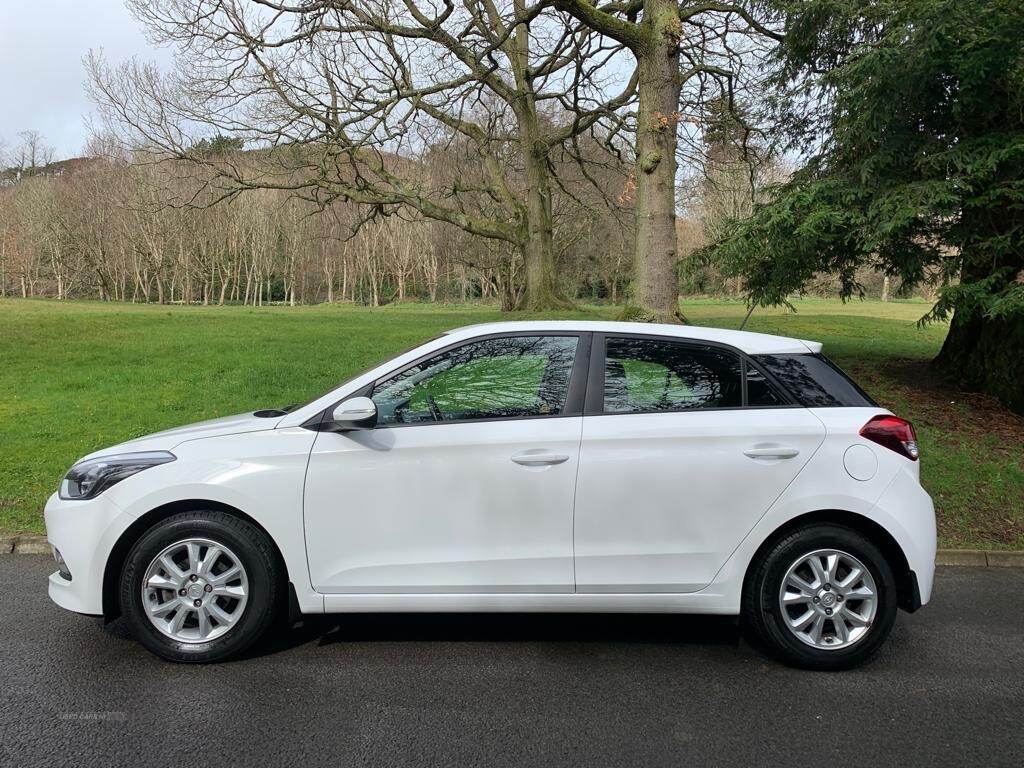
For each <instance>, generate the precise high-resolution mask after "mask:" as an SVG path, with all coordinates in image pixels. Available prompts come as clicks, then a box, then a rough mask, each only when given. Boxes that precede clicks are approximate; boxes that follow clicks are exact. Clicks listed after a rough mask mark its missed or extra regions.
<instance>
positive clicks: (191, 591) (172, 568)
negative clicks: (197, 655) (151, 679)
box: [142, 539, 249, 643]
mask: <svg viewBox="0 0 1024 768" xmlns="http://www.w3.org/2000/svg"><path fill="white" fill-rule="evenodd" d="M248 599H249V577H248V575H247V574H246V572H245V567H244V566H243V565H242V561H241V560H239V559H238V556H237V555H235V553H234V552H232V551H231V550H230V549H228V548H227V547H226V546H224V545H223V544H219V543H217V542H215V541H211V540H210V539H182V540H181V541H176V542H174V543H173V544H171V545H170V546H169V547H166V548H165V549H164V550H163V551H162V552H160V554H158V555H157V556H156V557H154V558H153V560H152V562H150V564H149V567H148V568H146V574H145V577H144V578H143V581H142V605H143V608H144V610H145V611H146V616H148V617H149V621H150V623H151V624H152V625H153V626H154V627H156V628H157V630H159V631H160V632H161V633H162V634H164V635H166V636H167V637H169V638H171V639H172V640H176V641H178V642H180V643H207V642H209V641H211V640H214V639H216V638H218V637H220V636H222V635H224V634H225V633H226V632H228V630H230V629H231V628H232V627H233V626H235V624H237V623H238V620H239V619H240V618H241V617H242V614H243V613H244V612H245V604H246V602H247V601H248Z"/></svg>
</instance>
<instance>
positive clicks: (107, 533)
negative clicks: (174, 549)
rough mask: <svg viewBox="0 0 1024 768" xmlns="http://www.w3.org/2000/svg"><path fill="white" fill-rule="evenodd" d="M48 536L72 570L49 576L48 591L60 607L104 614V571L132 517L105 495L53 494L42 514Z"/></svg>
mask: <svg viewBox="0 0 1024 768" xmlns="http://www.w3.org/2000/svg"><path fill="white" fill-rule="evenodd" d="M43 515H44V518H45V520H46V538H47V539H48V540H49V542H50V544H51V545H52V546H54V547H56V548H57V549H59V550H60V553H61V555H62V556H63V558H64V562H65V563H66V564H67V569H68V570H69V571H70V572H71V579H70V580H68V579H65V578H64V577H63V576H61V575H60V574H59V573H58V572H56V571H54V573H52V574H51V575H50V585H49V594H50V599H51V600H53V602H55V603H56V604H57V605H59V606H60V607H61V608H66V609H68V610H69V611H75V612H76V613H85V614H89V615H101V614H102V613H103V572H104V569H105V567H106V563H107V558H108V557H109V555H110V551H111V550H112V549H113V547H114V543H115V542H116V541H117V539H118V536H120V534H121V533H122V532H123V531H124V529H125V528H127V527H128V525H129V524H130V523H131V519H130V518H129V516H128V515H127V514H126V513H125V512H124V511H123V510H122V509H121V508H120V507H118V506H117V505H116V504H114V502H113V501H111V500H110V498H109V497H108V496H107V495H106V494H101V495H100V496H98V497H97V498H95V499H91V500H89V501H65V500H63V499H61V498H60V497H59V496H58V495H57V494H53V495H52V496H51V497H50V499H49V501H47V502H46V509H45V511H44V513H43Z"/></svg>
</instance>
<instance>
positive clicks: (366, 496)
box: [305, 334, 589, 594]
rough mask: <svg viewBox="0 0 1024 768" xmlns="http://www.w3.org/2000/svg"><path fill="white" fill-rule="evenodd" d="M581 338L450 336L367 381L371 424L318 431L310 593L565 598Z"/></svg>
mask: <svg viewBox="0 0 1024 768" xmlns="http://www.w3.org/2000/svg"><path fill="white" fill-rule="evenodd" d="M587 342H589V338H588V337H587V336H586V335H583V336H582V337H581V336H579V335H544V334H533V335H528V336H527V335H522V336H516V335H501V336H494V337H487V338H481V339H475V340H472V341H469V342H463V343H461V344H459V345H457V346H455V347H452V348H449V349H447V350H443V351H441V352H438V353H434V354H432V355H431V356H430V357H429V358H427V359H424V360H421V361H418V362H416V363H414V364H412V365H409V366H406V367H404V368H402V369H400V370H398V371H396V372H395V373H394V374H392V375H390V376H388V377H385V379H383V380H381V381H379V382H377V383H376V384H375V385H374V387H373V391H372V394H371V397H372V398H373V400H374V402H375V404H376V406H377V410H378V425H377V427H376V428H374V429H370V430H363V431H353V432H345V433H332V432H320V433H319V434H318V435H317V438H316V442H315V444H314V446H313V450H312V453H311V455H310V461H309V468H308V470H307V475H306V487H305V526H306V546H307V551H308V555H309V567H310V576H311V578H312V582H313V585H314V587H315V588H316V589H317V590H318V591H320V592H324V593H335V594H337V593H467V592H524V593H530V592H533V593H536V592H571V591H572V590H573V586H574V583H573V557H572V513H573V495H574V491H575V482H576V470H577V466H578V461H579V445H580V436H581V431H582V418H581V416H580V412H581V410H582V386H583V383H582V380H583V378H584V376H585V370H582V367H583V366H585V355H584V354H583V353H584V347H585V346H586V345H587ZM578 353H579V354H578ZM577 358H579V361H580V362H579V363H578V364H576V360H577ZM574 366H575V367H577V368H580V369H581V370H579V371H578V372H577V375H575V376H574V375H573V368H574ZM574 379H575V380H578V382H579V386H574V387H570V383H571V382H572V381H573V380H574Z"/></svg>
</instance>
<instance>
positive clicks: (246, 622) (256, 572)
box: [120, 510, 283, 663]
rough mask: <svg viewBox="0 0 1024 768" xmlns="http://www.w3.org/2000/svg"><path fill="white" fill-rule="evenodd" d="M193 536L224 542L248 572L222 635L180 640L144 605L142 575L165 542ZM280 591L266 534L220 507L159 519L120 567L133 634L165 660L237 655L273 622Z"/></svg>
mask: <svg viewBox="0 0 1024 768" xmlns="http://www.w3.org/2000/svg"><path fill="white" fill-rule="evenodd" d="M193 537H194V538H202V539H210V540H212V541H213V542H215V543H217V544H222V545H226V546H227V547H228V548H229V549H230V550H231V552H232V553H233V554H235V555H236V556H237V558H238V559H239V560H240V561H241V564H242V566H243V567H244V569H245V572H246V575H247V578H248V597H247V599H246V602H245V605H244V607H243V609H242V615H241V616H240V617H239V618H238V619H237V622H236V623H235V624H233V625H232V626H230V628H229V629H228V630H227V631H226V632H225V633H224V634H223V635H221V636H219V637H215V638H213V639H212V640H209V641H207V642H181V641H177V640H175V639H174V638H172V637H168V636H167V635H165V634H163V633H161V632H160V631H159V630H158V629H157V628H156V627H155V626H154V625H153V624H152V622H150V620H149V618H148V616H147V613H146V608H145V607H144V605H143V595H142V580H143V579H144V578H145V574H146V569H147V568H148V567H149V565H150V563H151V562H152V561H153V559H154V558H155V557H156V556H157V555H159V554H160V553H161V552H162V551H163V550H164V549H165V548H166V547H169V546H170V545H172V544H174V543H175V542H178V541H181V540H183V539H188V538H193ZM282 594H283V590H282V587H281V573H280V567H279V566H278V558H277V555H276V552H275V550H274V548H273V545H272V544H271V542H270V541H269V539H268V538H267V536H266V535H265V534H264V533H263V532H262V531H260V530H259V529H258V528H256V527H255V526H254V525H252V524H251V523H249V522H247V521H246V520H243V519H241V518H239V517H235V516H234V515H229V514H227V513H225V512H221V511H219V510H197V511H194V512H183V513H180V514H176V515H173V516H171V517H168V518H167V519H165V520H162V521H160V522H159V523H157V524H156V525H154V526H153V527H152V528H150V529H149V530H148V531H146V532H145V533H144V534H143V535H142V536H141V538H139V540H138V541H137V542H136V543H135V545H134V546H133V547H132V549H131V551H130V552H129V553H128V557H127V559H126V560H125V563H124V567H123V568H122V570H121V582H120V601H121V611H122V613H123V614H124V616H125V617H126V619H127V621H128V625H129V626H130V628H131V630H132V634H133V635H134V636H135V637H136V639H138V641H139V642H140V643H142V644H143V645H144V646H145V647H146V648H147V649H149V650H150V651H152V652H153V653H155V654H156V655H157V656H160V657H162V658H164V659H167V660H168V661H177V662H191V663H209V662H217V661H224V660H226V659H229V658H231V657H233V656H237V655H238V654H240V653H242V652H243V651H245V650H246V649H247V648H249V647H250V646H251V645H252V644H253V643H255V642H256V641H257V640H259V639H260V637H261V636H263V634H264V633H265V632H266V631H267V629H268V628H269V627H270V626H271V624H272V623H273V622H274V619H275V618H276V615H277V608H278V604H279V602H280V601H281V595H282Z"/></svg>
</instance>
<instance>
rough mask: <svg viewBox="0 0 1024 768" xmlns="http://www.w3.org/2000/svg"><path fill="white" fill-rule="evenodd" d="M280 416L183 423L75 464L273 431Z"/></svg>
mask: <svg viewBox="0 0 1024 768" xmlns="http://www.w3.org/2000/svg"><path fill="white" fill-rule="evenodd" d="M280 420H281V419H280V417H270V418H261V417H259V416H254V415H253V414H252V413H239V414H236V415H235V416H225V417H224V418H221V419H210V420H209V421H199V422H196V423H195V424H186V425H185V426H183V427H175V428H174V429H165V430H164V431H163V432H154V433H153V434H151V435H145V436H143V437H137V438H135V439H134V440H128V441H126V442H124V443H118V444H117V445H112V446H110V447H109V448H103V449H101V450H98V451H95V452H93V453H90V454H89V455H88V456H83V457H82V459H80V460H79V461H83V460H85V459H92V458H95V457H96V456H109V455H111V454H114V453H134V452H137V451H170V450H173V449H174V447H175V446H178V445H181V444H182V443H184V442H186V441H188V440H199V439H201V438H204V437H220V436H222V435H237V434H241V433H243V432H262V431H264V430H269V429H273V428H274V427H275V426H277V423H278V422H279V421H280Z"/></svg>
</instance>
